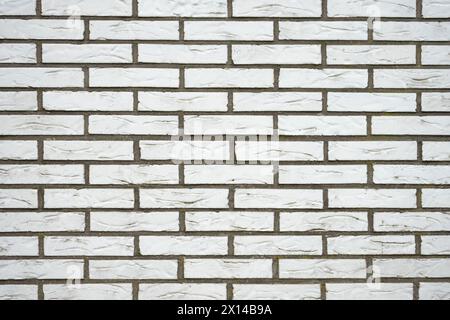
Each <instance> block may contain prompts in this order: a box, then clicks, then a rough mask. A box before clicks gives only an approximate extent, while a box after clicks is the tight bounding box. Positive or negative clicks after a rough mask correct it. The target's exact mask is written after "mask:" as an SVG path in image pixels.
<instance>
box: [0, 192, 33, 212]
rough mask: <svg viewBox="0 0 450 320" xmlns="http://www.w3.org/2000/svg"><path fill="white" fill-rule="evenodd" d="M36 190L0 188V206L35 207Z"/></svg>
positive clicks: (10, 207)
mask: <svg viewBox="0 0 450 320" xmlns="http://www.w3.org/2000/svg"><path fill="white" fill-rule="evenodd" d="M37 205H38V202H37V190H32V189H11V188H8V189H0V208H8V209H15V208H17V209H19V208H20V209H22V208H23V209H31V208H37Z"/></svg>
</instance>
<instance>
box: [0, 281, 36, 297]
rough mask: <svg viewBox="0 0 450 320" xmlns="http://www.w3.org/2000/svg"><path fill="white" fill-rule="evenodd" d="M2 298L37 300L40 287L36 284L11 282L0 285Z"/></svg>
mask: <svg viewBox="0 0 450 320" xmlns="http://www.w3.org/2000/svg"><path fill="white" fill-rule="evenodd" d="M0 299H1V300H37V299H38V287H37V286H36V285H23V284H17V285H16V284H10V285H1V286H0Z"/></svg>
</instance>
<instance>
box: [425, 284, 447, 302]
mask: <svg viewBox="0 0 450 320" xmlns="http://www.w3.org/2000/svg"><path fill="white" fill-rule="evenodd" d="M419 299H420V300H450V283H445V282H432V283H429V282H421V283H420V285H419Z"/></svg>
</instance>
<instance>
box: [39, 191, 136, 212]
mask: <svg viewBox="0 0 450 320" xmlns="http://www.w3.org/2000/svg"><path fill="white" fill-rule="evenodd" d="M44 198H45V200H44V202H45V207H46V208H133V206H134V194H133V190H132V189H47V190H45V193H44Z"/></svg>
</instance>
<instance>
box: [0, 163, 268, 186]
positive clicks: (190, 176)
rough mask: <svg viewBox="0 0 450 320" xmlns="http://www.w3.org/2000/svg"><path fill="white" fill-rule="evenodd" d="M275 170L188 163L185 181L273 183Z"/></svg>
mask: <svg viewBox="0 0 450 320" xmlns="http://www.w3.org/2000/svg"><path fill="white" fill-rule="evenodd" d="M0 168H1V166H0ZM273 171H274V170H273V167H272V166H246V165H240V166H232V165H210V166H202V165H193V166H189V165H188V166H185V168H184V181H185V183H187V184H272V183H273V174H274V173H273Z"/></svg>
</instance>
